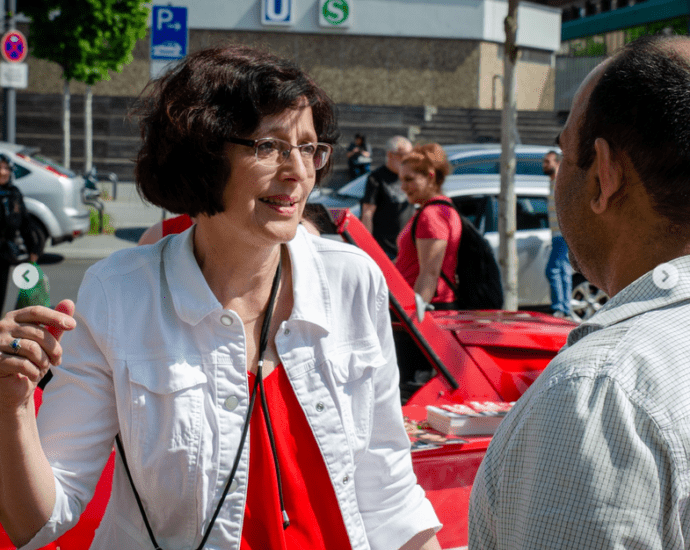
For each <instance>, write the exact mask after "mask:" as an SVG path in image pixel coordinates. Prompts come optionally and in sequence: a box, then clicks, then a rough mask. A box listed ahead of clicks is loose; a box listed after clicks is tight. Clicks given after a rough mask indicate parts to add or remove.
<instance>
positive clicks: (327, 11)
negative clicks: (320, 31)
mask: <svg viewBox="0 0 690 550" xmlns="http://www.w3.org/2000/svg"><path fill="white" fill-rule="evenodd" d="M320 19H321V23H322V25H324V26H338V27H347V26H349V25H348V23H349V22H350V21H349V20H350V6H349V4H348V3H347V1H346V0H323V2H322V5H321V17H320Z"/></svg>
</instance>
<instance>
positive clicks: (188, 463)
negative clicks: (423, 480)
mask: <svg viewBox="0 0 690 550" xmlns="http://www.w3.org/2000/svg"><path fill="white" fill-rule="evenodd" d="M192 236H193V228H191V229H189V230H188V231H186V232H185V233H182V234H180V235H176V236H172V237H168V238H166V239H163V240H162V241H160V242H159V243H157V244H155V245H152V246H150V247H138V248H132V249H129V250H125V251H122V252H119V253H116V254H113V255H112V256H111V257H110V258H107V259H105V260H103V261H102V262H99V263H97V264H96V265H94V266H93V267H91V268H90V269H89V270H88V271H87V273H86V275H85V277H84V281H83V283H82V286H81V288H80V290H79V298H78V303H77V314H76V319H77V323H78V326H77V328H76V329H75V330H74V331H73V332H72V333H69V334H66V335H65V338H64V340H63V344H64V358H63V363H62V365H61V366H60V367H58V368H56V369H54V372H55V377H54V378H53V380H52V381H51V382H50V383H49V384H48V386H47V388H46V391H45V393H44V396H43V405H42V408H41V411H40V414H39V429H40V433H41V438H42V442H43V446H44V449H45V452H46V454H47V456H48V459H49V460H50V462H51V464H52V467H53V471H54V474H55V485H56V491H57V500H56V503H55V508H54V510H53V514H52V516H51V518H50V520H49V521H48V523H47V524H46V525H45V526H44V527H43V528H42V529H41V531H40V532H39V533H38V534H37V535H36V536H35V537H34V539H33V540H32V541H31V542H30V543H29V544H28V545H26V546H24V547H23V548H25V549H35V548H40V547H41V546H43V545H44V544H46V543H47V542H49V541H51V540H53V539H55V538H56V537H58V536H59V535H60V534H62V533H64V532H65V531H66V530H68V529H69V528H70V527H72V526H73V525H74V524H75V523H76V522H77V520H78V518H79V515H80V513H81V512H82V510H83V509H84V507H85V506H86V504H87V503H88V502H89V500H90V498H91V496H92V494H93V492H94V488H95V485H96V483H97V481H98V479H99V476H100V473H101V470H102V468H103V466H104V464H105V462H106V460H107V459H108V456H109V455H110V452H111V450H112V446H113V439H114V437H115V435H116V434H117V433H118V432H119V433H120V434H121V438H122V442H123V444H124V448H125V454H126V456H127V460H128V463H129V466H130V469H131V471H132V475H133V478H134V483H135V485H136V487H137V490H138V491H139V494H140V496H141V498H142V500H143V502H144V506H145V509H146V512H147V516H148V518H149V521H150V522H151V525H152V528H153V532H154V534H155V536H156V538H157V540H158V543H159V544H160V545H161V547H162V548H163V549H164V550H177V549H180V550H182V549H184V550H193V549H196V548H197V547H198V545H199V544H200V542H201V539H202V536H203V533H204V531H205V529H206V526H207V525H208V522H209V520H210V518H211V516H212V514H213V512H214V510H215V508H216V506H217V503H218V500H219V497H220V495H221V493H222V491H223V488H224V485H225V483H226V480H227V478H228V474H229V471H230V468H231V466H232V463H233V460H234V458H235V454H236V452H237V448H238V442H239V439H240V433H241V429H242V425H243V422H244V419H245V415H246V414H247V407H248V402H249V400H248V395H249V388H248V385H247V365H246V356H245V333H244V327H243V324H242V322H241V320H240V318H239V317H238V315H237V314H236V313H235V312H234V311H231V310H224V309H222V307H221V305H220V303H219V302H218V300H217V299H216V298H215V296H214V295H213V293H212V292H211V290H210V288H209V287H208V285H207V284H206V281H205V279H204V277H203V275H202V273H201V271H200V269H199V267H198V265H197V263H196V261H195V259H194V254H193V245H192ZM288 250H289V253H290V259H291V265H292V273H293V285H294V307H293V311H292V314H291V316H290V318H289V319H288V320H287V321H285V322H283V323H282V324H281V326H280V329H279V331H278V334H277V336H276V347H277V350H278V353H279V355H280V358H281V361H282V363H283V365H284V368H285V371H286V372H287V374H288V377H289V378H290V381H291V383H292V387H293V389H294V391H295V394H296V396H297V399H298V400H299V402H300V404H301V405H302V408H303V410H304V413H305V415H306V417H307V420H308V422H309V424H310V426H311V429H312V431H313V434H314V437H315V438H316V441H317V443H318V445H319V448H320V449H321V453H322V456H323V459H324V462H325V464H326V467H327V468H328V472H329V474H330V478H331V481H332V483H333V488H334V490H335V494H336V497H337V499H338V503H339V505H340V509H341V511H342V514H343V518H344V522H345V527H346V529H347V532H348V535H349V537H350V543H351V545H352V548H353V550H364V549H367V548H373V549H382V550H383V549H396V548H399V547H400V546H401V545H402V544H404V543H405V542H406V541H407V540H409V539H410V538H411V537H412V536H413V535H414V534H416V533H418V532H419V531H422V530H425V529H429V528H435V529H438V528H440V524H439V522H438V519H437V518H436V515H435V513H434V511H433V509H432V507H431V504H430V503H429V501H428V500H427V499H426V498H425V496H424V492H423V490H422V489H421V487H419V486H418V485H417V484H416V477H415V475H414V473H413V471H412V462H411V457H410V450H409V449H410V446H409V441H408V438H407V435H406V434H405V430H404V427H403V423H402V413H401V408H400V397H399V391H398V368H397V363H396V357H395V349H394V345H393V337H392V330H391V322H390V317H389V312H388V289H387V287H386V285H385V281H384V278H383V275H382V273H381V271H380V270H379V269H378V267H377V266H376V265H375V264H374V263H373V261H372V260H371V259H370V258H369V257H368V256H367V255H366V254H364V253H362V252H361V251H359V250H358V249H356V248H355V247H353V246H349V245H344V244H341V243H336V242H333V241H331V240H327V239H322V238H319V237H313V236H311V235H309V234H308V233H307V232H306V231H304V230H303V229H302V228H300V230H299V231H298V233H297V236H296V237H295V239H293V241H291V242H290V243H289V244H288ZM248 464H249V442H248V443H247V444H246V445H245V448H244V451H243V453H242V458H241V461H240V465H239V469H238V472H237V475H236V476H235V480H236V483H233V487H232V490H231V492H230V493H229V494H228V496H227V499H226V501H225V504H224V505H223V508H222V510H221V513H220V515H219V517H218V519H217V520H216V523H215V525H214V528H213V531H212V533H211V536H210V538H209V540H208V542H207V543H206V545H205V548H209V549H231V550H236V549H237V548H239V541H240V535H241V532H242V520H243V514H244V509H245V501H246V487H247V474H248V471H247V469H248ZM92 548H97V549H99V550H110V549H112V550H128V549H139V548H143V549H150V548H152V546H151V542H150V541H149V538H148V535H147V533H146V529H145V527H144V523H143V520H142V518H141V514H140V512H139V509H138V507H137V504H136V501H135V499H134V496H133V493H132V489H131V488H130V486H129V481H128V480H127V477H126V474H125V472H124V467H123V465H122V462H121V460H120V459H119V458H118V460H117V462H116V468H115V475H114V480H113V489H112V495H111V498H110V502H109V505H108V508H107V511H106V513H105V516H104V519H103V521H102V523H101V526H100V528H99V529H98V531H97V533H96V537H95V539H94V542H93V545H92Z"/></svg>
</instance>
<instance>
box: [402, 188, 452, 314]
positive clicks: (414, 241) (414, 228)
mask: <svg viewBox="0 0 690 550" xmlns="http://www.w3.org/2000/svg"><path fill="white" fill-rule="evenodd" d="M432 204H445V205H446V206H450V207H451V208H455V205H454V204H453V203H452V202H450V201H447V200H444V199H434V200H433V201H429V202H426V203H424V204H423V205H422V207H421V208H420V209H419V210H418V211H417V213H416V214H415V217H414V219H413V220H412V227H411V228H410V234H411V235H412V244H413V245H414V247H415V248H416V247H417V235H416V233H417V221H418V220H419V216H420V215H421V214H422V210H424V209H425V208H426V207H427V206H431V205H432ZM441 278H442V279H443V280H444V281H445V282H446V284H447V285H448V286H449V287H450V288H451V289H452V290H453V292H457V291H458V285H457V283H454V282H452V281H451V280H450V279H449V278H448V275H446V274H445V273H444V272H443V266H441ZM451 305H453V304H451ZM435 306H436V304H434V307H435Z"/></svg>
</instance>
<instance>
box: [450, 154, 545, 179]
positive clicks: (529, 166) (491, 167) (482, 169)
mask: <svg viewBox="0 0 690 550" xmlns="http://www.w3.org/2000/svg"><path fill="white" fill-rule="evenodd" d="M500 173H501V161H500V160H499V159H494V160H481V161H467V162H463V161H460V164H453V174H500ZM515 173H516V174H519V175H524V176H543V175H544V172H543V170H542V164H541V159H537V158H534V159H518V160H517V164H516V166H515Z"/></svg>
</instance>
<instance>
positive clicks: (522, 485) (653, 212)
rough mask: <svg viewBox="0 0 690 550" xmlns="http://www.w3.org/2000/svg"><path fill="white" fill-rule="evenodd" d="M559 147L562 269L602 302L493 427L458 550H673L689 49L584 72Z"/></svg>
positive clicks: (680, 468)
mask: <svg viewBox="0 0 690 550" xmlns="http://www.w3.org/2000/svg"><path fill="white" fill-rule="evenodd" d="M558 142H559V145H560V147H561V150H562V151H563V160H562V162H561V166H560V169H559V171H558V177H557V179H556V209H557V212H558V221H559V225H560V229H561V232H562V233H563V237H564V238H565V240H566V242H567V243H568V249H569V251H570V256H571V262H572V263H573V268H575V269H576V270H577V271H579V272H580V273H582V274H583V275H584V276H585V277H586V278H587V280H589V281H592V283H593V284H595V285H597V286H598V287H599V288H602V289H604V290H605V291H606V292H607V294H608V295H609V296H611V297H612V298H611V300H609V301H608V302H607V303H606V305H605V306H604V307H602V309H601V310H599V311H598V312H597V313H596V314H595V315H594V316H592V317H591V318H590V319H589V320H587V321H585V322H583V323H582V324H581V325H580V326H578V327H576V328H575V329H573V331H572V332H571V333H570V336H569V338H568V342H567V344H566V346H565V347H564V348H563V349H562V350H561V351H560V353H559V354H558V355H557V356H556V357H555V358H554V359H553V360H552V361H551V363H550V364H549V365H548V367H547V368H546V369H545V370H544V372H543V373H542V374H541V375H539V378H537V380H536V381H535V382H534V384H532V386H531V387H530V388H529V389H528V390H527V392H526V393H525V394H524V395H523V396H522V397H521V398H520V400H519V401H518V402H517V404H516V405H515V406H514V407H513V409H512V411H511V412H510V413H509V414H508V415H507V417H506V418H505V420H504V421H503V422H502V423H501V425H500V426H499V428H498V430H497V432H496V434H495V435H494V438H493V440H492V442H491V444H490V446H489V449H488V451H487V453H486V456H485V458H484V460H483V462H482V465H481V466H480V468H479V471H478V472H477V476H476V478H475V482H474V486H473V489H472V496H471V502H470V516H469V548H470V549H471V550H479V549H481V550H489V549H492V550H493V549H506V550H507V549H510V550H516V549H517V550H519V549H530V550H534V549H547V548H548V549H549V550H551V549H554V548H556V549H558V548H561V549H565V548H572V549H582V548H592V549H594V548H596V549H598V550H599V549H614V548H658V549H672V548H673V549H676V548H686V547H687V546H688V540H690V515H689V514H688V508H687V504H688V502H690V485H689V484H688V472H689V471H690V458H689V457H688V456H689V455H688V448H689V447H688V441H690V423H688V418H690V353H689V352H690V345H689V344H688V341H689V340H688V335H689V334H690V176H689V174H690V39H688V38H687V37H678V36H676V37H668V36H654V37H646V38H643V39H638V40H637V41H634V42H632V43H630V44H628V45H627V46H625V47H624V48H623V49H622V50H621V51H619V52H617V53H616V54H614V55H613V56H612V57H610V58H609V59H607V60H605V61H604V62H603V63H601V64H600V65H598V66H597V67H596V68H595V69H594V70H593V71H592V72H591V73H590V74H589V75H588V76H587V78H586V79H585V81H584V82H583V83H582V84H581V86H580V88H579V90H578V91H577V93H576V94H575V98H574V100H573V106H572V110H571V111H570V115H569V117H568V120H567V122H566V124H565V127H564V128H563V131H562V133H561V134H560V137H559V140H558Z"/></svg>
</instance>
